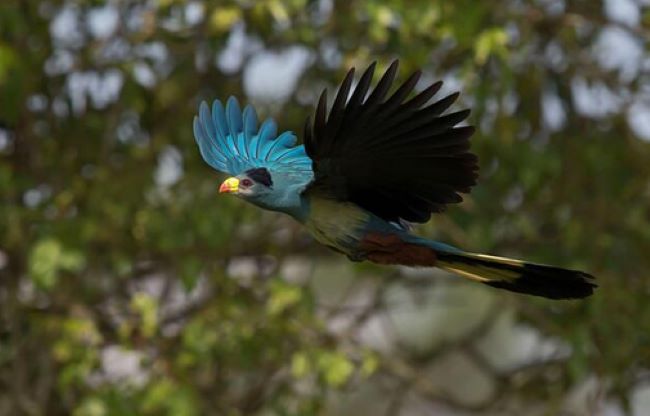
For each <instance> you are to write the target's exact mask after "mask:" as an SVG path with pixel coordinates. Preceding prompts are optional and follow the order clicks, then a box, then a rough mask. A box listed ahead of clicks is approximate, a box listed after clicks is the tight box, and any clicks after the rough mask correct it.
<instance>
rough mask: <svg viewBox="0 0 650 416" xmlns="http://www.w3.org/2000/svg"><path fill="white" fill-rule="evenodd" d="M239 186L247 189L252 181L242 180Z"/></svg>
mask: <svg viewBox="0 0 650 416" xmlns="http://www.w3.org/2000/svg"><path fill="white" fill-rule="evenodd" d="M241 184H242V186H243V187H245V188H248V187H249V186H251V185H252V184H253V181H251V180H250V179H244V180H242V181H241Z"/></svg>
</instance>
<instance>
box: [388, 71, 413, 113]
mask: <svg viewBox="0 0 650 416" xmlns="http://www.w3.org/2000/svg"><path fill="white" fill-rule="evenodd" d="M420 76H422V72H421V71H416V72H414V73H413V74H411V76H410V77H408V79H407V80H406V81H404V82H403V83H402V85H400V86H399V88H397V90H396V91H395V92H394V93H393V95H391V96H390V98H389V99H388V100H386V102H385V103H383V104H382V105H381V108H380V113H382V114H385V113H388V112H390V111H393V110H394V109H395V108H397V106H399V105H400V104H401V103H402V101H404V99H405V98H406V97H407V96H408V95H409V94H410V93H411V91H413V88H415V85H416V84H417V83H418V81H419V80H420Z"/></svg>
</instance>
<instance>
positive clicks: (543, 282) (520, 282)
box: [436, 250, 596, 299]
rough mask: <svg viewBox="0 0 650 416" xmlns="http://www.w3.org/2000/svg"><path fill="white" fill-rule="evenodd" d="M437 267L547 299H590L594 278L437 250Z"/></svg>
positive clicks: (543, 266) (577, 273)
mask: <svg viewBox="0 0 650 416" xmlns="http://www.w3.org/2000/svg"><path fill="white" fill-rule="evenodd" d="M436 257H437V262H436V266H437V267H440V268H442V269H444V270H447V271H450V272H453V273H456V274H459V275H461V276H463V277H467V278H469V279H472V280H476V281H479V282H481V283H484V284H486V285H489V286H493V287H496V288H500V289H505V290H509V291H511V292H519V293H526V294H529V295H535V296H542V297H545V298H550V299H577V298H584V297H587V296H589V295H591V294H592V293H593V291H594V288H596V284H595V282H594V277H593V276H592V275H590V274H588V273H585V272H581V271H578V270H569V269H563V268H560V267H555V266H547V265H542V264H534V263H527V262H524V261H521V260H515V259H510V258H506V257H495V256H489V255H486V254H475V253H465V252H462V251H459V252H455V251H446V250H436Z"/></svg>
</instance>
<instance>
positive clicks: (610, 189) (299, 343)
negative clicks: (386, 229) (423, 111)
mask: <svg viewBox="0 0 650 416" xmlns="http://www.w3.org/2000/svg"><path fill="white" fill-rule="evenodd" d="M600 6H601V5H600V4H598V5H597V4H595V3H593V2H584V1H579V0H567V1H561V0H524V1H521V0H508V1H502V2H499V3H498V5H495V4H494V3H492V2H474V1H469V0H460V1H455V2H443V1H430V0H409V1H408V2H407V1H403V0H385V1H380V0H375V1H359V0H348V1H334V0H318V1H310V0H284V1H282V0H263V1H256V2H253V1H244V0H240V1H235V0H232V1H229V0H224V1H220V2H200V1H191V0H159V1H135V0H124V1H108V2H101V1H76V0H58V1H57V0H51V1H31V0H23V1H15V0H9V1H4V2H2V4H0V201H1V203H0V414H3V415H4V414H7V415H10V414H11V415H15V414H31V415H41V414H47V415H59V414H61V415H63V414H73V415H79V416H80V415H114V414H119V415H129V414H133V415H136V414H137V415H154V414H155V415H157V414H170V415H198V414H233V415H236V414H251V413H261V414H295V415H299V414H300V415H303V414H322V413H331V414H344V413H346V412H348V413H350V414H363V412H364V411H361V410H358V411H356V413H355V410H354V409H358V408H365V409H368V406H371V407H372V406H375V407H373V408H374V409H376V408H377V406H379V407H380V408H381V409H382V411H383V412H385V413H386V414H431V413H430V412H437V413H436V414H445V413H444V412H447V413H448V414H457V413H454V412H456V411H459V410H472V409H473V410H474V411H475V412H477V413H488V412H492V414H536V413H539V414H560V413H561V411H564V412H566V413H567V414H595V413H596V412H597V411H599V409H600V410H602V409H609V410H610V411H612V412H614V411H621V412H622V411H626V412H632V411H634V410H635V409H636V410H637V412H638V411H642V410H643V409H641V410H639V407H638V404H636V405H635V403H638V400H637V399H638V397H640V396H639V394H640V393H639V392H640V391H641V390H640V389H642V387H643V385H644V383H647V381H648V380H647V379H648V374H650V373H649V372H648V371H649V370H650V362H649V358H650V335H649V334H650V308H648V306H647V299H648V294H649V291H650V285H649V282H650V280H649V279H648V278H647V276H646V270H647V269H648V268H649V267H650V257H649V256H648V255H647V253H648V252H650V215H649V212H648V206H650V188H649V187H648V177H649V176H650V163H648V160H650V144H648V141H649V140H650V126H649V122H648V120H650V116H649V115H648V114H650V89H648V85H650V84H649V80H650V74H649V73H648V62H649V59H650V56H649V55H648V39H650V9H649V8H648V3H647V1H643V0H638V1H637V0H625V1H623V0H608V1H605V2H604V4H603V5H602V7H600ZM396 57H399V58H400V60H401V62H402V67H401V74H402V75H403V74H405V73H407V72H409V71H411V70H413V69H415V68H416V67H422V68H423V70H424V73H425V77H426V78H429V79H434V78H443V79H444V80H445V81H446V86H447V88H448V89H453V90H456V89H460V90H462V91H463V97H464V98H463V99H464V100H465V104H468V105H470V106H471V107H472V108H473V109H474V115H473V122H474V123H475V124H476V125H477V126H479V133H478V134H477V135H476V137H475V138H474V149H475V151H476V152H477V153H478V154H479V156H480V157H481V165H482V176H481V183H480V185H479V186H478V187H477V188H475V190H474V192H473V193H472V196H471V198H468V200H467V201H466V202H465V203H464V204H463V205H462V206H461V207H460V208H454V209H451V210H450V212H449V213H448V215H445V216H440V217H437V218H436V219H435V220H434V221H432V222H431V224H429V225H426V226H423V227H420V229H419V232H421V233H422V234H426V235H429V236H432V237H437V238H441V239H445V238H446V239H447V240H449V241H451V242H455V243H457V244H462V246H463V247H468V248H475V249H476V250H477V251H493V252H498V253H503V254H510V255H519V256H521V257H526V258H529V259H531V260H536V261H540V262H552V263H557V264H562V265H564V266H567V267H575V268H582V269H585V270H589V271H591V272H593V273H594V274H596V275H597V276H598V278H599V283H600V285H601V288H600V289H599V291H598V293H597V294H596V295H595V296H594V297H593V298H592V299H590V300H588V301H585V302H576V303H553V302H548V301H541V300H537V299H530V298H527V297H522V296H516V295H512V296H510V295H508V294H504V293H499V294H498V296H497V298H495V297H494V296H496V295H494V294H493V293H492V292H491V291H490V289H489V288H476V287H472V286H465V285H464V284H462V283H456V282H455V281H454V283H451V282H450V283H447V281H446V280H445V279H444V278H443V279H432V278H430V277H429V276H430V275H431V274H433V273H429V272H426V273H425V274H424V275H426V277H425V278H424V279H415V280H413V279H406V280H405V279H403V278H401V277H399V276H401V275H402V274H405V273H406V272H405V271H401V270H400V271H396V270H394V269H390V268H376V267H370V266H367V265H358V266H357V265H355V266H341V265H340V264H339V262H344V260H343V259H340V258H332V259H331V261H330V253H328V252H326V251H325V250H322V249H321V248H319V247H318V246H317V245H313V244H311V242H310V241H309V240H308V239H306V236H305V235H304V234H303V233H301V232H300V231H298V229H297V227H295V226H294V224H292V222H291V221H290V220H288V219H286V218H283V217H280V216H279V215H276V214H271V213H264V212H260V211H259V210H255V209H252V208H249V207H248V206H247V205H245V204H244V203H241V202H240V201H236V200H234V199H233V198H217V197H216V186H218V183H219V180H218V179H219V178H217V177H216V175H215V173H214V172H213V171H211V170H210V169H209V168H208V167H207V166H206V165H204V164H203V162H202V161H201V160H200V157H199V155H198V151H197V150H196V147H195V144H194V140H193V138H192V129H191V120H192V117H193V115H194V114H195V112H196V109H197V106H198V103H199V102H200V100H201V99H206V100H212V99H213V98H217V97H219V98H225V97H227V96H228V95H230V94H233V95H237V96H239V97H241V98H246V99H247V100H249V101H252V102H254V103H255V104H256V105H257V106H258V109H259V110H260V112H261V113H262V114H263V115H266V116H274V117H276V119H277V121H278V123H279V124H280V125H281V126H283V127H285V128H289V129H293V130H294V131H300V129H301V126H302V123H303V120H304V118H305V117H306V115H307V114H308V113H309V112H310V111H311V110H312V103H313V101H314V98H315V97H316V95H317V94H318V93H319V92H320V89H321V88H322V87H324V86H330V87H332V86H333V85H334V84H335V83H336V82H337V80H339V79H340V78H341V77H342V75H343V74H344V72H345V71H346V70H347V68H348V67H350V66H357V67H364V66H366V65H367V63H368V62H369V61H371V60H375V59H376V60H378V61H379V63H380V66H385V65H387V64H388V63H389V62H390V61H391V60H392V59H393V58H396ZM342 267H343V269H342ZM419 275H420V276H422V275H423V273H420V274H419ZM350 276H353V277H354V279H353V280H350V279H347V277H350ZM377 276H380V278H377ZM346 279H347V280H346ZM354 282H356V283H354ZM404 282H406V283H404ZM422 284H424V285H425V286H424V289H426V290H423V287H422ZM346 285H347V286H346ZM414 294H432V296H428V297H427V298H426V299H424V300H422V299H419V301H418V298H417V296H416V297H413V296H414ZM456 295H458V296H457V297H456ZM456 299H458V300H456ZM422 302H424V303H422ZM454 302H460V303H461V305H457V304H455V303H454ZM395 305H397V306H395ZM436 305H437V306H436ZM432 308H433V309H435V310H433V309H432ZM436 308H437V309H436ZM459 308H460V309H459ZM422 316H425V317H429V318H430V319H434V317H437V319H440V321H436V322H438V323H437V324H436V323H435V322H433V321H431V320H428V321H427V320H425V321H422V320H420V321H418V322H419V323H420V324H419V326H417V327H416V326H414V325H415V324H414V322H415V321H416V320H417V319H418V317H422ZM429 318H427V319H429ZM386 320H389V321H391V322H392V324H391V325H393V330H392V332H391V334H392V335H391V337H390V340H391V341H390V342H388V344H385V343H384V344H382V342H383V341H381V339H383V338H381V337H379V338H378V336H377V335H376V333H377V330H378V329H377V328H383V327H384V324H385V323H386ZM468 322H471V324H469V323H468ZM373 328H374V329H373ZM504 328H505V329H504ZM513 328H514V329H513ZM516 328H520V329H521V328H526V329H527V331H528V332H526V334H529V335H530V334H532V335H531V336H532V337H533V338H530V337H529V338H527V339H533V340H534V341H532V342H533V344H535V343H537V344H539V345H538V346H540V348H541V345H542V344H544V345H546V344H549V343H550V344H549V345H550V346H551V347H552V348H551V349H552V352H553V354H550V355H549V354H546V355H542V356H541V358H539V357H538V356H535V357H537V359H536V360H534V361H531V360H524V361H521V363H520V365H516V366H513V365H505V364H503V362H501V361H499V354H498V353H496V354H495V353H494V351H495V349H496V350H497V351H499V348H502V349H503V348H505V349H507V350H508V351H509V354H511V353H512V348H513V347H512V345H510V344H508V343H506V342H502V343H501V344H499V342H498V340H499V339H503V340H508V342H510V341H512V342H514V341H515V338H513V335H512V334H513V333H514V332H513V331H515V329H516ZM461 329H462V330H461ZM373 334H374V335H373ZM490 334H492V335H490ZM508 334H509V335H508ZM434 335H436V336H437V335H439V336H441V337H442V338H444V340H443V341H444V342H442V341H441V342H433V341H432V339H433V338H431V339H429V338H430V337H433V336H434ZM506 335H507V337H506ZM414 336H415V337H416V338H413V337H414ZM522 336H523V335H522ZM418 337H419V338H418ZM423 339H424V341H423ZM408 340H411V341H413V342H410V341H408ZM427 340H428V341H427ZM535 340H536V341H535ZM542 340H545V341H543V342H542ZM438 341H440V340H438ZM491 343H492V344H491ZM495 343H496V344H495ZM517 345H519V344H517ZM544 351H546V350H544ZM503 354H506V353H505V352H504V353H503ZM499 363H501V365H499ZM468 368H469V369H473V368H478V370H477V371H474V370H472V371H469V370H468V371H469V372H468V373H464V372H463V371H464V369H468ZM463 374H469V376H468V377H466V378H461V379H460V381H458V380H457V379H458V377H460V376H461V375H463ZM454 380H457V381H454ZM481 380H487V381H485V382H483V383H482V384H479V385H478V386H479V387H477V388H476V389H474V393H475V394H474V395H470V394H469V393H468V394H465V393H463V391H462V390H458V389H456V388H455V387H454V388H452V387H453V386H459V385H463V384H466V385H467V386H474V384H472V383H470V381H476V382H477V383H478V382H479V381H481ZM594 386H595V387H594ZM459 391H460V392H461V393H459ZM584 391H587V392H591V393H593V394H595V396H593V397H592V396H589V395H588V394H585V393H584ZM477 392H478V393H480V394H478V393H477ZM581 392H582V393H581ZM591 393H590V394H591ZM477 394H478V395H477ZM581 394H582V395H581ZM342 398H347V399H345V400H341V399H342ZM635 400H636V401H635ZM359 403H361V404H359ZM413 403H421V404H422V407H421V408H420V409H419V410H413ZM575 403H578V405H576V404H575ZM409 405H410V406H411V407H410V408H409ZM359 406H361V407H359ZM364 406H365V407H364ZM576 406H578V407H576ZM580 406H582V407H580ZM635 406H637V407H636V408H635ZM409 409H410V410H409ZM423 409H424V410H423ZM576 409H582V410H576ZM585 409H586V410H585ZM612 409H613V410H612ZM418 411H419V412H420V413H417V412H418ZM603 411H604V410H603ZM365 412H366V413H368V412H369V411H365ZM400 412H402V413H400ZM572 412H573V413H572ZM580 412H583V413H580ZM613 414H616V413H613ZM638 414H643V413H638Z"/></svg>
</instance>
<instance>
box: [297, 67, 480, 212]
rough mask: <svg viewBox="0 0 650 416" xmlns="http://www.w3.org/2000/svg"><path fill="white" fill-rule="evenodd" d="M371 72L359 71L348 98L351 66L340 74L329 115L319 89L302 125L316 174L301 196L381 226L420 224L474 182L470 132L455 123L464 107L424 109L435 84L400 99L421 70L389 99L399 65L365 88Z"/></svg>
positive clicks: (441, 103) (445, 103)
mask: <svg viewBox="0 0 650 416" xmlns="http://www.w3.org/2000/svg"><path fill="white" fill-rule="evenodd" d="M375 67H376V63H372V64H371V65H370V66H369V67H368V69H366V70H365V71H364V73H363V74H362V76H361V78H360V80H359V83H358V84H357V85H356V87H355V88H354V90H353V91H352V95H351V97H350V99H349V100H347V97H348V96H350V90H351V85H352V79H353V75H354V69H352V70H350V71H349V72H348V73H347V75H346V77H345V79H344V80H343V82H342V84H341V87H340V88H339V92H338V94H337V96H336V98H335V100H334V103H333V105H332V108H331V110H330V111H329V115H328V114H327V108H326V107H327V93H326V91H323V94H322V95H321V97H320V100H319V102H318V106H317V109H316V113H315V116H314V118H313V122H312V121H311V119H308V120H307V122H306V124H305V137H304V141H305V150H306V152H307V155H308V156H309V157H310V158H311V159H312V160H313V169H314V174H315V179H314V181H313V183H312V184H311V185H310V186H309V188H308V190H307V191H308V192H322V193H325V194H327V195H328V196H329V197H333V198H336V199H339V200H342V201H350V202H353V203H355V204H357V205H359V206H361V207H363V208H364V209H366V210H368V211H370V212H373V213H374V214H375V215H377V216H379V217H381V218H383V219H385V220H387V221H400V220H402V219H403V220H406V221H410V222H426V221H428V220H429V218H430V216H431V213H433V212H441V211H443V210H444V208H445V205H446V204H450V203H457V202H460V201H461V200H462V198H461V196H460V193H466V192H469V190H470V189H471V187H472V186H474V185H475V184H476V179H477V176H478V174H477V172H478V164H477V158H476V156H475V155H474V154H472V153H471V152H470V150H469V148H470V143H469V137H470V136H471V135H472V133H473V132H474V129H473V128H472V127H458V126H457V125H458V123H460V122H462V121H463V120H465V119H466V118H467V116H468V115H469V110H461V111H456V112H453V113H449V114H446V115H443V113H444V112H445V111H446V110H447V109H448V108H449V107H450V106H451V105H452V104H453V103H454V101H455V100H456V99H457V98H458V94H457V93H454V94H451V95H449V96H447V97H444V98H442V99H441V100H438V101H435V102H433V103H432V104H430V105H427V103H428V102H429V101H430V100H431V99H432V98H433V97H434V95H435V94H436V93H437V92H438V91H439V90H440V88H441V86H442V82H436V83H434V84H432V85H430V86H428V87H427V88H425V89H424V90H422V91H421V92H420V93H418V94H415V95H414V96H413V98H411V99H408V100H407V98H408V97H409V95H411V94H412V93H413V90H414V88H415V85H416V84H417V82H418V80H419V79H420V76H421V72H420V71H417V72H415V73H413V74H412V75H411V76H410V77H409V78H408V79H407V80H406V81H404V82H403V83H402V84H401V85H400V86H399V87H398V88H397V89H396V91H395V92H394V93H393V94H392V95H389V94H388V93H389V91H390V89H391V86H392V84H393V82H394V80H395V78H396V75H397V69H398V61H394V62H393V63H392V64H391V65H390V66H389V67H388V69H387V70H386V72H385V73H384V75H383V76H382V77H381V79H380V80H379V82H378V84H377V85H376V87H375V88H374V89H372V90H371V88H370V85H371V82H372V77H373V73H374V70H375ZM386 97H388V98H386ZM346 101H347V103H346Z"/></svg>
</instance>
